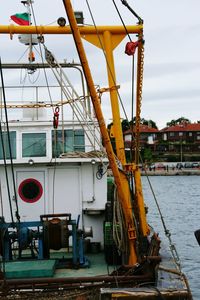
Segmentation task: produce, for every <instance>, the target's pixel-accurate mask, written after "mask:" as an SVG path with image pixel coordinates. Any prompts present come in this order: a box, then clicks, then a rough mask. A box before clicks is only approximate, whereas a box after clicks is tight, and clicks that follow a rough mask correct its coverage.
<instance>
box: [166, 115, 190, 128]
mask: <svg viewBox="0 0 200 300" xmlns="http://www.w3.org/2000/svg"><path fill="white" fill-rule="evenodd" d="M183 123H187V124H190V123H191V121H190V120H189V119H187V118H184V117H180V118H178V119H176V120H174V119H173V120H171V121H170V122H167V124H166V125H167V127H171V126H175V125H180V124H183Z"/></svg>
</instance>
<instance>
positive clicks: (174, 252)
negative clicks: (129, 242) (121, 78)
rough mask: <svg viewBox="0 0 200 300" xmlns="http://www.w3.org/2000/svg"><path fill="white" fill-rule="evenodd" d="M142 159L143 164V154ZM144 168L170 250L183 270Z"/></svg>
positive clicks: (178, 266)
mask: <svg viewBox="0 0 200 300" xmlns="http://www.w3.org/2000/svg"><path fill="white" fill-rule="evenodd" d="M140 160H141V162H142V164H143V161H142V157H141V155H140ZM144 170H145V175H146V178H147V181H148V184H149V186H150V190H151V192H152V195H153V198H154V201H155V204H156V207H157V209H158V213H159V216H160V219H161V223H162V226H163V229H164V232H165V235H166V237H167V238H168V241H169V248H170V251H171V253H172V256H173V259H174V261H175V263H176V265H177V268H178V270H179V271H180V272H181V264H180V258H179V255H178V252H177V250H176V247H175V245H174V244H173V242H172V239H171V233H170V231H169V229H167V226H166V224H165V221H164V217H163V215H162V211H161V209H160V206H159V203H158V200H157V197H156V195H155V192H154V189H153V186H152V184H151V181H150V179H149V176H148V174H147V171H146V169H145V168H144Z"/></svg>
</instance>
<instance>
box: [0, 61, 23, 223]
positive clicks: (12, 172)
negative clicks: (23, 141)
mask: <svg viewBox="0 0 200 300" xmlns="http://www.w3.org/2000/svg"><path fill="white" fill-rule="evenodd" d="M0 73H1V83H2V91H3V102H4V112H5V119H6V129H7V136H8V148H9V155H10V165H11V174H12V183H13V189H14V198H15V199H14V200H15V202H16V218H17V220H18V221H19V222H20V216H19V209H18V203H17V193H16V184H15V175H14V167H13V158H12V149H11V142H10V131H9V125H8V114H7V109H6V95H5V88H4V80H3V72H2V64H1V58H0ZM1 139H2V149H3V148H4V146H3V145H4V144H3V135H2V130H1ZM4 150H5V149H4ZM5 161H6V156H5V151H4V162H5ZM7 176H8V175H7ZM7 184H8V181H7ZM9 202H10V211H12V204H11V198H10V195H9ZM11 218H12V221H13V216H12V213H11Z"/></svg>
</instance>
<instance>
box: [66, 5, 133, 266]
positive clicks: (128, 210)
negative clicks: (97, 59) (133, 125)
mask: <svg viewBox="0 0 200 300" xmlns="http://www.w3.org/2000/svg"><path fill="white" fill-rule="evenodd" d="M63 3H64V6H65V9H66V13H67V16H68V19H69V23H70V26H71V31H72V34H73V37H74V41H75V44H76V48H77V51H78V54H79V58H80V61H81V64H82V67H83V71H84V73H85V77H86V81H87V85H88V88H89V91H90V95H91V99H92V103H93V106H94V109H95V112H96V116H97V119H98V123H99V127H100V130H101V135H102V137H103V142H104V146H105V148H106V151H107V155H108V158H109V161H110V165H111V168H112V171H113V175H114V178H115V182H116V185H117V187H118V193H119V197H120V201H121V203H122V207H123V211H124V214H125V220H126V226H127V230H128V236H129V262H128V263H129V264H130V265H133V264H135V263H136V262H137V261H138V258H137V254H136V249H135V239H136V237H135V226H134V221H133V216H132V207H131V202H130V200H131V199H130V192H129V190H128V188H129V186H128V181H127V179H126V178H125V175H124V174H122V176H121V173H120V172H119V170H118V166H117V163H116V160H115V156H114V152H113V149H112V145H111V142H110V138H109V135H108V132H107V128H106V124H105V121H104V118H103V114H102V111H101V105H100V101H99V98H98V95H97V93H96V90H95V87H94V82H93V79H92V75H91V72H90V68H89V65H88V61H87V58H86V55H85V51H84V48H83V44H82V41H81V35H80V32H79V29H78V26H77V23H76V19H75V16H74V12H73V9H72V6H71V2H70V0H63ZM121 178H124V183H125V186H123V184H122V180H121Z"/></svg>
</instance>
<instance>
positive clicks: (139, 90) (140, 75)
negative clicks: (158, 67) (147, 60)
mask: <svg viewBox="0 0 200 300" xmlns="http://www.w3.org/2000/svg"><path fill="white" fill-rule="evenodd" d="M143 74H144V41H143V39H140V43H139V47H138V70H137V105H136V123H135V150H136V151H135V163H136V164H137V163H138V162H139V154H138V152H139V142H140V141H139V138H140V114H141V106H142V87H143Z"/></svg>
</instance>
